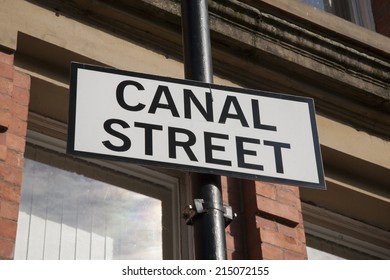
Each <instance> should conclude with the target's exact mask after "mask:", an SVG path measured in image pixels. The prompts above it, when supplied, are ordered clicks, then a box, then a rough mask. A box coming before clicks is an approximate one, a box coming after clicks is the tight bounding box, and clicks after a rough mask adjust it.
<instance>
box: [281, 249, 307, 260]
mask: <svg viewBox="0 0 390 280" xmlns="http://www.w3.org/2000/svg"><path fill="white" fill-rule="evenodd" d="M284 259H285V260H307V254H306V253H304V254H302V253H297V252H293V251H289V250H286V251H284Z"/></svg>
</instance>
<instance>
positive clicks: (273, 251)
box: [261, 243, 284, 260]
mask: <svg viewBox="0 0 390 280" xmlns="http://www.w3.org/2000/svg"><path fill="white" fill-rule="evenodd" d="M261 253H262V256H263V259H264V260H283V259H284V256H283V249H282V248H280V247H277V246H273V245H271V244H268V243H262V244H261Z"/></svg>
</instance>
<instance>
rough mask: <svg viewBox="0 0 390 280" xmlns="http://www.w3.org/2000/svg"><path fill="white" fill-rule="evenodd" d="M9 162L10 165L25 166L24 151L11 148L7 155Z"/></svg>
mask: <svg viewBox="0 0 390 280" xmlns="http://www.w3.org/2000/svg"><path fill="white" fill-rule="evenodd" d="M6 161H7V164H8V165H10V166H15V167H20V168H23V166H24V156H23V154H22V153H19V152H16V151H14V150H9V151H8V152H7V157H6Z"/></svg>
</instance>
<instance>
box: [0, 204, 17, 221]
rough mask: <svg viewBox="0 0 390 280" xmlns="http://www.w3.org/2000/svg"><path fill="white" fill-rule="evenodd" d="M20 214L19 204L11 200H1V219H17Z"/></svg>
mask: <svg viewBox="0 0 390 280" xmlns="http://www.w3.org/2000/svg"><path fill="white" fill-rule="evenodd" d="M18 216H19V204H18V203H15V202H11V201H6V200H0V219H1V218H4V219H8V220H12V221H17V220H18Z"/></svg>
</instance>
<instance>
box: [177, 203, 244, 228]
mask: <svg viewBox="0 0 390 280" xmlns="http://www.w3.org/2000/svg"><path fill="white" fill-rule="evenodd" d="M210 209H215V210H218V211H221V212H223V217H224V219H225V227H226V226H228V225H229V224H230V223H231V222H232V221H233V219H234V218H236V217H237V214H236V213H233V210H232V207H231V206H229V205H227V204H223V205H221V204H215V203H213V202H205V201H204V200H203V199H194V204H193V205H192V204H190V205H188V206H186V208H185V209H184V211H183V218H184V219H185V220H186V224H187V225H193V224H194V220H195V219H196V218H197V217H198V216H200V215H201V214H203V213H206V212H207V211H208V210H210Z"/></svg>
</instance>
